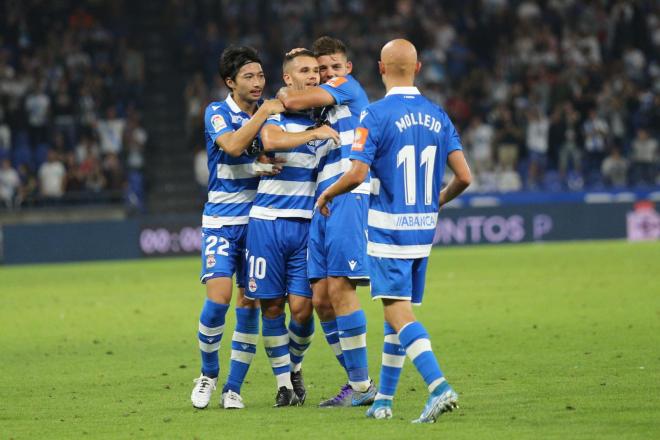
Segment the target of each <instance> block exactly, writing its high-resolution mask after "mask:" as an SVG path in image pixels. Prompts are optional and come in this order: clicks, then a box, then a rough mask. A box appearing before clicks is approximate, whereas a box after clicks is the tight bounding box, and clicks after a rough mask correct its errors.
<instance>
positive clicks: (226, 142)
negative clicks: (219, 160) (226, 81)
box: [215, 99, 284, 157]
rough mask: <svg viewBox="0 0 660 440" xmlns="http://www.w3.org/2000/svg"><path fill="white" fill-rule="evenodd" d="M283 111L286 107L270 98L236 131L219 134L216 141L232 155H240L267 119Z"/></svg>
mask: <svg viewBox="0 0 660 440" xmlns="http://www.w3.org/2000/svg"><path fill="white" fill-rule="evenodd" d="M282 111H284V108H283V107H282V104H281V102H280V101H279V100H277V99H269V100H268V101H265V102H264V103H263V104H262V105H261V107H259V109H258V110H257V111H256V113H255V114H254V115H253V116H252V117H251V118H250V120H249V121H248V122H247V123H246V124H245V125H243V126H242V127H241V128H239V129H238V130H236V131H232V132H231V133H225V134H223V135H220V136H218V138H217V139H216V140H215V143H216V144H217V145H218V146H219V147H220V148H222V150H223V151H225V152H226V153H227V154H229V155H230V156H233V157H238V156H240V155H241V154H242V153H243V151H244V150H245V149H246V148H247V147H248V146H249V145H250V144H251V143H252V140H253V139H254V138H255V137H256V136H257V134H258V133H259V129H260V128H261V126H262V125H263V124H264V122H266V119H268V117H269V116H270V115H274V114H277V113H280V112H282Z"/></svg>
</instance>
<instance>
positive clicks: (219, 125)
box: [211, 115, 227, 133]
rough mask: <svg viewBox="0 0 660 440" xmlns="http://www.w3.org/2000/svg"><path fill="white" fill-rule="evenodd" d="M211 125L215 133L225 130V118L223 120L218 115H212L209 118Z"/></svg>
mask: <svg viewBox="0 0 660 440" xmlns="http://www.w3.org/2000/svg"><path fill="white" fill-rule="evenodd" d="M211 125H212V126H213V129H214V130H215V132H216V133H217V132H219V131H220V130H222V129H223V128H227V123H226V122H225V118H223V117H222V116H220V115H213V116H211Z"/></svg>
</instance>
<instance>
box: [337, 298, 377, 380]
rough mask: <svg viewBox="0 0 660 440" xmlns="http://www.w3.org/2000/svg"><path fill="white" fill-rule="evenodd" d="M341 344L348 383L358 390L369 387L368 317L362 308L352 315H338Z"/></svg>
mask: <svg viewBox="0 0 660 440" xmlns="http://www.w3.org/2000/svg"><path fill="white" fill-rule="evenodd" d="M337 328H338V329H339V344H340V345H341V349H342V351H343V352H344V361H345V362H346V370H347V371H348V384H349V385H350V386H351V388H353V389H354V390H356V391H366V390H367V389H368V388H369V384H370V379H369V366H368V363H367V317H366V316H365V314H364V312H363V311H362V310H358V311H356V312H353V313H351V314H350V315H343V316H337Z"/></svg>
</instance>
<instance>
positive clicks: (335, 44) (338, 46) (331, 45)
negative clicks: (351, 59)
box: [312, 35, 348, 57]
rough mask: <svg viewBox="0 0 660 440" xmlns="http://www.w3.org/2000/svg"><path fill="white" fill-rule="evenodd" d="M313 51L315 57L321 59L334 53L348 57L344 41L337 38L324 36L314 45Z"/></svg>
mask: <svg viewBox="0 0 660 440" xmlns="http://www.w3.org/2000/svg"><path fill="white" fill-rule="evenodd" d="M312 51H313V52H314V56H316V57H320V56H323V55H332V54H333V53H343V54H344V55H346V56H347V57H348V50H347V49H346V45H345V44H344V42H343V41H341V40H338V39H337V38H332V37H328V36H327V35H326V36H323V37H320V38H317V39H316V41H314V44H312Z"/></svg>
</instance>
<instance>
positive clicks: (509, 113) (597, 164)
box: [170, 0, 660, 191]
mask: <svg viewBox="0 0 660 440" xmlns="http://www.w3.org/2000/svg"><path fill="white" fill-rule="evenodd" d="M170 8H171V10H172V11H171V15H172V16H174V17H176V21H177V25H176V27H175V28H176V31H177V32H178V35H179V40H180V43H181V50H182V52H181V53H182V55H181V60H182V66H183V69H184V70H185V71H186V73H187V74H188V75H189V78H190V79H189V81H188V86H187V87H186V89H185V92H184V93H185V99H186V109H187V120H186V132H187V134H188V138H189V140H190V144H191V148H192V147H199V145H200V144H201V138H200V134H201V133H202V132H203V128H202V126H201V124H202V112H203V109H204V107H205V105H206V104H207V103H208V102H209V101H216V100H222V99H224V97H225V95H226V93H227V91H226V89H225V87H224V84H223V83H222V81H221V80H220V78H219V77H218V75H217V73H216V72H217V61H218V54H219V53H220V52H221V51H222V49H223V48H225V47H226V46H228V45H230V44H245V45H251V46H253V47H255V48H257V49H259V51H260V54H261V57H262V59H263V60H264V70H265V72H266V77H267V89H268V93H267V94H268V95H271V96H272V95H274V93H275V92H276V91H277V89H278V88H279V87H280V86H281V85H282V84H281V79H280V74H279V72H280V69H281V64H280V63H281V59H282V54H284V53H285V51H287V50H289V49H291V48H293V47H300V46H305V45H309V44H310V42H311V41H312V40H313V39H314V38H315V37H317V36H319V35H324V34H327V35H332V36H336V37H339V38H341V39H343V40H344V41H345V42H346V43H347V44H348V45H349V48H350V50H351V58H352V60H353V65H354V74H355V76H356V77H357V78H358V79H359V80H360V81H361V83H362V84H363V86H364V88H365V89H366V90H367V92H368V94H369V96H370V98H371V99H372V100H373V99H378V98H380V97H381V96H382V85H381V84H380V79H379V76H378V71H377V65H376V60H377V58H378V55H379V53H378V51H379V49H380V46H381V45H382V43H383V42H384V41H387V40H389V39H392V38H395V37H397V36H405V37H406V38H409V39H410V40H411V41H412V42H413V43H414V44H415V45H416V46H417V47H418V48H419V49H420V54H421V60H422V62H423V72H422V75H421V76H420V78H419V86H420V87H421V88H422V90H424V93H425V94H426V95H428V96H430V97H432V98H433V99H435V100H436V101H437V102H438V103H440V104H441V105H442V106H443V107H444V108H445V109H446V110H447V111H448V113H449V114H450V116H451V118H452V120H453V121H455V123H456V125H457V126H458V127H459V130H460V133H461V136H462V139H463V144H464V146H465V147H466V150H467V155H468V158H469V160H470V161H471V166H472V168H473V171H474V174H475V175H476V181H475V183H474V184H473V186H474V188H473V189H474V190H478V191H516V190H521V189H532V190H534V189H540V190H546V191H563V190H582V189H602V188H608V187H614V188H617V187H635V186H647V187H648V186H653V185H657V184H660V174H659V170H660V149H659V147H658V140H659V136H660V60H659V59H658V53H660V3H658V2H656V1H653V0H640V1H625V0H624V1H607V2H599V1H560V0H551V1H547V2H546V1H531V0H528V1H507V0H472V1H443V2H437V1H434V0H419V1H412V0H385V1H381V0H378V1H376V0H343V1H342V0H335V1H310V2H300V1H294V0H284V1H279V2H267V1H255V2H231V1H217V2H187V1H181V0H173V1H172V2H170ZM196 154H197V155H198V156H200V158H199V160H198V161H197V162H198V163H202V162H203V161H202V159H203V158H202V157H201V156H202V155H203V154H204V152H203V151H199V149H198V150H197V152H196ZM198 174H199V175H200V179H202V180H203V176H204V173H203V170H201V169H200V170H199V173H198Z"/></svg>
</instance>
